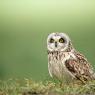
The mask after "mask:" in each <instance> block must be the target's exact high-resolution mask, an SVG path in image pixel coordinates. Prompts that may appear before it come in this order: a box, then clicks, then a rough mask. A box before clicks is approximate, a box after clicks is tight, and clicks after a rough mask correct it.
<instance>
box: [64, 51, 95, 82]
mask: <svg viewBox="0 0 95 95" xmlns="http://www.w3.org/2000/svg"><path fill="white" fill-rule="evenodd" d="M75 56H76V59H72V58H71V59H68V60H66V61H65V66H66V68H67V69H68V71H70V72H71V73H72V74H73V75H74V76H75V77H76V78H77V79H79V80H81V81H86V80H91V79H93V77H94V76H93V75H94V72H93V69H92V67H91V65H90V64H89V63H88V61H87V59H86V58H85V57H84V56H83V55H82V54H80V53H76V54H75Z"/></svg>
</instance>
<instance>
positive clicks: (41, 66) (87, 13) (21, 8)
mask: <svg viewBox="0 0 95 95" xmlns="http://www.w3.org/2000/svg"><path fill="white" fill-rule="evenodd" d="M51 32H65V33H67V34H68V35H69V36H70V38H71V39H72V42H73V44H74V46H75V48H76V49H77V50H78V51H80V52H81V53H83V54H84V55H85V56H86V57H87V58H88V60H89V61H90V62H91V63H92V64H93V66H94V65H95V50H94V49H95V0H0V79H8V78H32V79H35V80H43V79H45V78H46V77H47V76H48V75H49V74H48V68H47V47H46V39H47V35H48V34H49V33H51ZM94 67H95V66H94Z"/></svg>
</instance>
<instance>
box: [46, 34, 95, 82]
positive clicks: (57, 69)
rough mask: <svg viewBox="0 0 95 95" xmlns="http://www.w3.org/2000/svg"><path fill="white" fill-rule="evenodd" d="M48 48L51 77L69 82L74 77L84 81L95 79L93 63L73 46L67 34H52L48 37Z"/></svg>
mask: <svg viewBox="0 0 95 95" xmlns="http://www.w3.org/2000/svg"><path fill="white" fill-rule="evenodd" d="M51 38H52V43H51V42H50V40H51ZM60 39H64V41H61V42H60ZM55 43H56V46H55ZM47 48H48V69H49V74H50V76H51V77H55V78H57V79H59V80H60V81H63V80H65V81H67V82H69V81H71V80H73V79H77V80H80V81H82V82H84V81H88V80H92V79H95V74H94V72H93V68H92V67H91V64H90V63H89V62H88V61H87V59H86V58H85V56H83V55H82V54H80V53H79V52H77V51H76V50H75V49H74V48H73V46H72V43H71V40H70V38H69V37H68V36H67V35H66V34H64V33H52V34H50V35H49V36H48V39H47Z"/></svg>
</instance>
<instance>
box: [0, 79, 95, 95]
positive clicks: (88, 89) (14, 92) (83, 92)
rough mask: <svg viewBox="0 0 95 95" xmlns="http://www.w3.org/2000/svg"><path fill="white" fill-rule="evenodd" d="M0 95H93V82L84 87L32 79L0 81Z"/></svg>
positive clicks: (94, 82) (94, 88) (94, 92)
mask: <svg viewBox="0 0 95 95" xmlns="http://www.w3.org/2000/svg"><path fill="white" fill-rule="evenodd" d="M0 95H95V81H90V82H88V83H87V84H85V85H78V84H69V85H66V84H65V85H63V86H60V83H59V82H55V81H53V80H52V81H44V82H36V81H33V80H32V79H23V80H18V79H9V80H7V81H0Z"/></svg>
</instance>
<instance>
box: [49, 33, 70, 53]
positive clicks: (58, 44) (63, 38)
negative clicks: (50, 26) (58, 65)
mask: <svg viewBox="0 0 95 95" xmlns="http://www.w3.org/2000/svg"><path fill="white" fill-rule="evenodd" d="M69 43H70V38H69V37H68V36H67V35H66V34H65V33H51V34H49V36H48V38H47V49H48V50H49V51H51V52H52V51H65V50H66V49H67V48H68V46H69Z"/></svg>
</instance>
